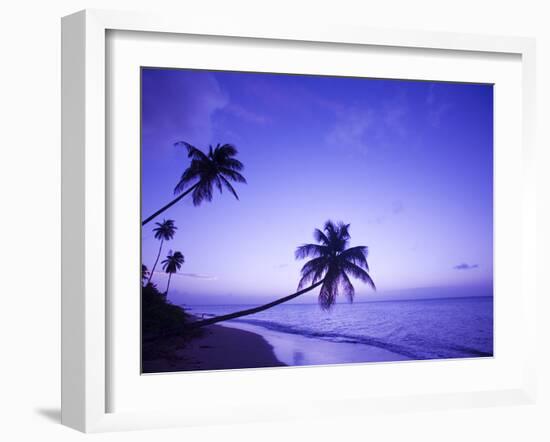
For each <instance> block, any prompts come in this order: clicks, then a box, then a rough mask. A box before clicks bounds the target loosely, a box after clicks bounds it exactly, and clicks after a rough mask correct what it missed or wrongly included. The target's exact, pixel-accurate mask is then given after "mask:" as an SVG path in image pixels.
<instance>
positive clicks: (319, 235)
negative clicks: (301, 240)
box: [313, 229, 329, 246]
mask: <svg viewBox="0 0 550 442" xmlns="http://www.w3.org/2000/svg"><path fill="white" fill-rule="evenodd" d="M313 238H314V239H315V241H317V242H319V243H321V244H323V245H325V246H327V245H328V243H329V240H328V238H327V235H325V234H324V233H323V232H322V230H320V229H315V230H314V231H313Z"/></svg>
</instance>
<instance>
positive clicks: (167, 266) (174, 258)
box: [162, 250, 185, 296]
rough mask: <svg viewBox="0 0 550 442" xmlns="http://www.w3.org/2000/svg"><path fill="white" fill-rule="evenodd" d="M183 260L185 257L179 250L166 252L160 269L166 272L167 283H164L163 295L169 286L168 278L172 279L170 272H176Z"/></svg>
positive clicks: (166, 292) (166, 293)
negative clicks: (166, 254)
mask: <svg viewBox="0 0 550 442" xmlns="http://www.w3.org/2000/svg"><path fill="white" fill-rule="evenodd" d="M184 262H185V257H184V256H183V255H182V254H181V252H174V253H172V250H170V252H169V253H168V256H167V257H166V259H165V260H164V261H162V270H164V271H165V272H166V273H168V283H167V284H166V291H165V292H164V296H166V295H168V289H169V288H170V279H172V274H173V273H176V272H177V271H178V270H179V269H180V268H181V265H182V264H183V263H184Z"/></svg>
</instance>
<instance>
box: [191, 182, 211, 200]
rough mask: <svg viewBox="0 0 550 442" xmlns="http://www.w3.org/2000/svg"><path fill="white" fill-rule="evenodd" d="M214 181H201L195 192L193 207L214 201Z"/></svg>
mask: <svg viewBox="0 0 550 442" xmlns="http://www.w3.org/2000/svg"><path fill="white" fill-rule="evenodd" d="M212 190H213V189H212V180H206V179H205V180H201V181H199V183H198V184H197V187H195V190H193V193H192V195H193V205H194V206H198V205H200V203H202V202H203V201H212V196H213V194H212Z"/></svg>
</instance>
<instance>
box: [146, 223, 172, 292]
mask: <svg viewBox="0 0 550 442" xmlns="http://www.w3.org/2000/svg"><path fill="white" fill-rule="evenodd" d="M155 224H156V225H157V227H155V228H154V229H153V232H155V238H156V239H158V240H160V247H159V252H158V253H157V259H156V260H155V264H154V265H153V268H152V269H151V271H150V272H149V279H148V280H147V284H149V283H150V282H151V278H152V277H153V273H155V268H156V267H157V263H158V262H159V258H160V252H161V251H162V245H163V244H164V241H170V240H171V239H172V238H173V237H174V235H175V234H176V230H177V229H178V228H177V227H176V226H175V225H174V220H173V219H165V220H162V222H161V223H155ZM147 284H145V285H147Z"/></svg>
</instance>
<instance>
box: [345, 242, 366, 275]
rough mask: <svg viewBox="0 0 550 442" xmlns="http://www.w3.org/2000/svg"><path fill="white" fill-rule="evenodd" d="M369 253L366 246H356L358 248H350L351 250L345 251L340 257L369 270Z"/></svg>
mask: <svg viewBox="0 0 550 442" xmlns="http://www.w3.org/2000/svg"><path fill="white" fill-rule="evenodd" d="M368 253H369V248H368V247H365V246H356V247H350V248H349V249H346V250H344V251H343V252H342V253H341V254H340V256H341V257H342V258H343V259H345V260H347V261H350V262H352V263H353V264H356V265H358V266H360V267H363V268H365V269H367V271H368V270H369V265H368V263H367V255H368Z"/></svg>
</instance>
